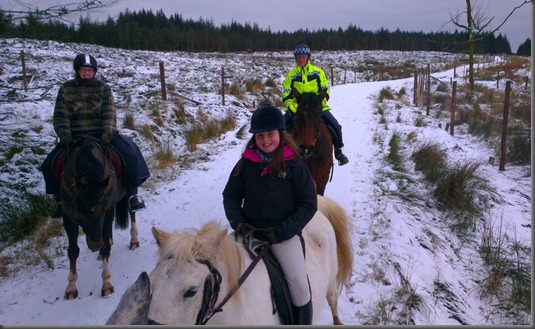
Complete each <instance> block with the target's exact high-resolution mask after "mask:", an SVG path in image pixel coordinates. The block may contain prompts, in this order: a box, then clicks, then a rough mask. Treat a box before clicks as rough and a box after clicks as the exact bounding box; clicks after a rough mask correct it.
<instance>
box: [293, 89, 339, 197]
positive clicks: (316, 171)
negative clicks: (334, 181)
mask: <svg viewBox="0 0 535 329" xmlns="http://www.w3.org/2000/svg"><path fill="white" fill-rule="evenodd" d="M293 93H294V96H295V98H296V99H297V102H298V106H297V111H296V113H295V115H294V118H293V127H292V128H291V133H292V135H293V136H294V139H295V141H296V142H297V144H298V145H299V147H300V148H301V151H302V153H303V157H304V160H305V162H306V164H307V166H308V169H309V170H310V173H311V174H312V177H314V181H315V182H316V191H317V193H318V194H319V195H323V193H324V192H325V187H326V185H327V182H328V181H329V174H330V173H331V171H332V169H333V156H332V154H333V143H332V139H331V134H330V132H329V129H328V128H327V125H326V124H325V122H323V118H322V112H323V110H322V106H321V102H322V100H323V98H325V96H326V94H325V93H320V94H319V95H316V94H315V93H304V94H300V93H299V92H298V91H297V90H295V89H294V91H293Z"/></svg>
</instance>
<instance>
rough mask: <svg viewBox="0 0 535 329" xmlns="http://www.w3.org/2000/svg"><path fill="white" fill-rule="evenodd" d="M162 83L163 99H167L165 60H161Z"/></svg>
mask: <svg viewBox="0 0 535 329" xmlns="http://www.w3.org/2000/svg"><path fill="white" fill-rule="evenodd" d="M160 85H161V86H162V100H164V101H166V100H167V90H166V88H165V69H164V65H163V62H160Z"/></svg>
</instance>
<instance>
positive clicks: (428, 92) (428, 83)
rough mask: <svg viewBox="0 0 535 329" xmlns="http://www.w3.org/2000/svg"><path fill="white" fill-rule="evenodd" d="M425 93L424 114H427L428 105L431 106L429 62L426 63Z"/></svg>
mask: <svg viewBox="0 0 535 329" xmlns="http://www.w3.org/2000/svg"><path fill="white" fill-rule="evenodd" d="M426 89H427V95H426V110H425V115H427V116H429V107H430V106H431V64H429V63H427V87H426Z"/></svg>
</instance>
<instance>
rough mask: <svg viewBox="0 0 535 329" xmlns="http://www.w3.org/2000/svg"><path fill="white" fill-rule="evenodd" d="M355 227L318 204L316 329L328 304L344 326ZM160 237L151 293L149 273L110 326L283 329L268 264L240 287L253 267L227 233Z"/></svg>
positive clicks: (324, 201) (313, 271)
mask: <svg viewBox="0 0 535 329" xmlns="http://www.w3.org/2000/svg"><path fill="white" fill-rule="evenodd" d="M351 227H352V226H351V223H350V222H349V218H348V216H347V215H346V213H345V211H344V209H342V208H341V207H340V206H339V205H338V204H337V203H336V202H334V201H333V200H332V199H329V198H326V197H322V196H318V212H317V213H316V215H315V216H314V217H313V218H312V220H311V221H310V223H309V224H308V225H307V226H306V227H305V229H304V230H303V237H304V240H305V248H306V265H307V271H308V276H309V280H310V286H311V289H312V304H313V310H314V313H313V314H314V315H313V323H315V322H316V321H317V318H318V316H319V314H320V313H321V310H322V308H323V305H324V301H325V299H327V302H328V304H329V306H330V309H331V313H332V317H333V324H342V322H341V321H340V318H339V316H338V293H339V292H340V290H341V289H342V288H343V286H344V285H345V284H347V283H348V282H349V279H350V278H351V275H352V271H353V249H352V245H351V241H350V232H351ZM152 233H153V235H154V237H155V239H156V241H157V243H158V246H159V252H158V254H159V260H158V263H157V265H156V267H155V268H154V270H153V271H152V272H151V274H150V290H149V289H148V287H147V286H148V284H149V280H146V273H144V274H142V275H141V276H140V279H138V281H137V282H136V283H135V284H134V285H133V286H132V287H130V288H128V290H127V292H126V293H125V295H123V297H122V299H121V301H120V303H119V306H118V308H117V309H116V310H115V312H114V314H112V316H111V317H110V319H109V320H108V322H107V324H166V325H193V324H204V323H206V324H208V325H254V324H262V325H275V324H282V323H281V319H280V317H279V314H277V312H275V311H274V306H273V305H274V304H273V301H272V300H271V294H270V287H271V283H270V279H269V276H268V273H267V270H266V266H265V264H264V263H263V262H262V261H259V262H258V263H257V265H256V266H255V267H254V268H253V270H252V271H251V272H250V274H249V275H248V277H247V278H246V279H245V280H244V281H243V282H241V281H240V284H237V282H238V280H240V276H241V275H242V274H243V273H244V272H245V271H246V269H247V268H248V266H249V265H250V264H251V262H252V261H253V260H252V259H251V257H250V256H249V254H248V253H247V251H246V249H245V248H244V246H243V245H242V244H241V243H238V242H236V241H235V239H234V237H233V236H232V235H229V234H228V232H227V230H226V229H223V228H221V227H220V226H219V225H218V224H216V223H215V222H210V223H208V224H206V225H204V226H203V227H201V228H200V229H198V230H197V232H174V233H167V232H164V231H162V230H160V229H158V228H155V227H153V228H152ZM140 291H145V293H140ZM148 291H152V296H151V294H150V292H148ZM133 298H134V299H135V300H133ZM133 305H136V307H134V306H133ZM139 305H146V307H143V306H141V307H140V306H139ZM149 305H150V306H149ZM214 310H216V312H214ZM134 313H135V314H134ZM140 314H141V316H140ZM135 317H137V320H132V319H133V318H135ZM140 318H141V320H140Z"/></svg>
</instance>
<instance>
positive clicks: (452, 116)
mask: <svg viewBox="0 0 535 329" xmlns="http://www.w3.org/2000/svg"><path fill="white" fill-rule="evenodd" d="M456 94H457V81H453V86H452V88H451V107H450V135H452V136H453V133H454V131H453V130H454V129H453V123H454V122H455V95H456Z"/></svg>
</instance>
